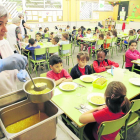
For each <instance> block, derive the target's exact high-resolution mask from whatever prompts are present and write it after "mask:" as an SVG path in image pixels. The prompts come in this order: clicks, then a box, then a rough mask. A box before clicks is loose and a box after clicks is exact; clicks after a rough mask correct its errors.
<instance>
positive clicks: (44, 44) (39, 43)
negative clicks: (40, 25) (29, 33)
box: [37, 42, 52, 48]
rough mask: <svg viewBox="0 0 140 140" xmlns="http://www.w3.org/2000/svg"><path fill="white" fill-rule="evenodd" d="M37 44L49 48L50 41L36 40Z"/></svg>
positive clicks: (50, 45)
mask: <svg viewBox="0 0 140 140" xmlns="http://www.w3.org/2000/svg"><path fill="white" fill-rule="evenodd" d="M37 45H40V46H41V48H50V47H52V43H51V42H37Z"/></svg>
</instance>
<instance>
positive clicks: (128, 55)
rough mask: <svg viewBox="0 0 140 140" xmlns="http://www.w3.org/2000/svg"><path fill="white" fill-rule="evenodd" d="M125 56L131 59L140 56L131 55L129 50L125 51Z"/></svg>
mask: <svg viewBox="0 0 140 140" xmlns="http://www.w3.org/2000/svg"><path fill="white" fill-rule="evenodd" d="M125 56H126V57H127V58H129V59H131V60H137V59H138V58H140V57H139V55H137V56H136V55H133V54H132V53H131V52H130V51H127V52H126V54H125Z"/></svg>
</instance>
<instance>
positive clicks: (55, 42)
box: [52, 36, 59, 47]
mask: <svg viewBox="0 0 140 140" xmlns="http://www.w3.org/2000/svg"><path fill="white" fill-rule="evenodd" d="M58 42H59V38H58V37H57V36H55V37H54V38H53V39H52V47H55V46H58Z"/></svg>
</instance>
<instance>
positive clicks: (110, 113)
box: [79, 81, 130, 140]
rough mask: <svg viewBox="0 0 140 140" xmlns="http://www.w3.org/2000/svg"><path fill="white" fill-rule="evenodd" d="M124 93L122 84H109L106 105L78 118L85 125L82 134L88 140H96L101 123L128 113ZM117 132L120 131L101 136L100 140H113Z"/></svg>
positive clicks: (128, 103)
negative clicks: (83, 133)
mask: <svg viewBox="0 0 140 140" xmlns="http://www.w3.org/2000/svg"><path fill="white" fill-rule="evenodd" d="M126 91H127V90H126V87H125V85H124V84H123V83H121V82H119V81H112V82H110V83H109V84H108V86H107V88H106V91H105V102H106V105H103V106H100V107H96V108H94V109H92V110H90V111H87V112H85V113H83V114H82V115H81V116H80V118H79V121H80V122H81V123H83V124H86V126H85V128H84V132H85V134H86V136H87V137H88V138H89V139H90V140H98V129H99V127H100V125H101V123H102V122H105V121H113V120H116V119H119V118H121V117H123V116H124V115H125V114H126V113H127V112H128V111H129V109H130V101H129V100H128V98H127V97H126ZM112 127H113V126H112ZM119 131H120V129H119V130H117V131H116V132H114V133H112V134H108V135H102V136H101V140H114V139H115V137H116V136H117V134H118V133H119Z"/></svg>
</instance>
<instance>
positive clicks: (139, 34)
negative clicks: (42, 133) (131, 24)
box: [136, 29, 140, 41]
mask: <svg viewBox="0 0 140 140" xmlns="http://www.w3.org/2000/svg"><path fill="white" fill-rule="evenodd" d="M139 36H140V29H138V30H137V38H136V41H139Z"/></svg>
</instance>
